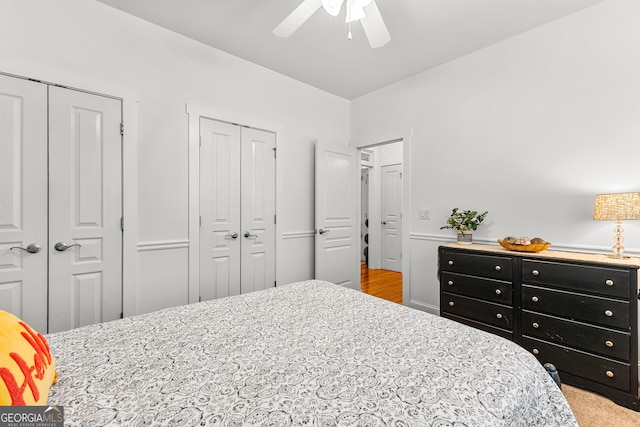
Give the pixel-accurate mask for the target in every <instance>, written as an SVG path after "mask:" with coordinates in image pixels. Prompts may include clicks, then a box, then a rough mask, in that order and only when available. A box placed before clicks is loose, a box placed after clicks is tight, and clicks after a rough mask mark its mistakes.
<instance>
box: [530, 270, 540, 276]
mask: <svg viewBox="0 0 640 427" xmlns="http://www.w3.org/2000/svg"><path fill="white" fill-rule="evenodd" d="M531 274H533V275H534V276H537V275H538V274H540V272H539V271H538V270H533V271H532V272H531Z"/></svg>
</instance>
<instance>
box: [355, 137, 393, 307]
mask: <svg viewBox="0 0 640 427" xmlns="http://www.w3.org/2000/svg"><path fill="white" fill-rule="evenodd" d="M402 167H403V142H402V141H401V140H397V141H390V142H387V143H383V144H379V145H375V146H368V147H366V148H363V149H361V150H360V173H361V177H360V183H361V187H360V192H361V198H360V200H361V203H360V215H359V218H360V221H361V223H360V229H361V248H360V254H361V256H360V262H361V275H360V289H361V290H362V291H363V292H365V293H369V294H371V295H375V296H379V297H381V298H384V299H388V300H391V301H394V302H399V303H402V282H403V280H402V264H403V263H402V228H403V227H402V222H403V219H402V216H403V215H402V213H403V188H404V187H403V184H402V178H403V172H402Z"/></svg>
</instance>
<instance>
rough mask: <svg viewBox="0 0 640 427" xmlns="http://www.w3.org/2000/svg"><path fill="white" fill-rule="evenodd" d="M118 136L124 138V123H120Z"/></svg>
mask: <svg viewBox="0 0 640 427" xmlns="http://www.w3.org/2000/svg"><path fill="white" fill-rule="evenodd" d="M120 135H122V136H124V123H120Z"/></svg>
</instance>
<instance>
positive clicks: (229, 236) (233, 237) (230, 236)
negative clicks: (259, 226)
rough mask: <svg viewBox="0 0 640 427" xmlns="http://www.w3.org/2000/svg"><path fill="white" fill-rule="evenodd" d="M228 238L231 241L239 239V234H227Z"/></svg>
mask: <svg viewBox="0 0 640 427" xmlns="http://www.w3.org/2000/svg"><path fill="white" fill-rule="evenodd" d="M227 237H228V238H230V239H237V238H238V233H229V234H227Z"/></svg>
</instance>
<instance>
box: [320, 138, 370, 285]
mask: <svg viewBox="0 0 640 427" xmlns="http://www.w3.org/2000/svg"><path fill="white" fill-rule="evenodd" d="M315 169H316V176H315V186H316V189H315V190H316V194H315V196H316V199H315V205H316V209H315V218H316V239H315V269H316V272H315V276H316V279H320V280H327V281H329V282H333V283H335V284H338V285H343V286H346V287H350V288H353V289H358V290H359V289H360V270H359V265H360V263H359V257H358V248H359V244H360V239H359V227H358V221H357V216H358V203H359V200H358V184H359V173H360V172H359V158H358V152H357V150H356V149H355V148H353V147H349V146H346V145H344V146H343V145H333V144H327V143H323V142H318V143H317V144H316V158H315Z"/></svg>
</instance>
